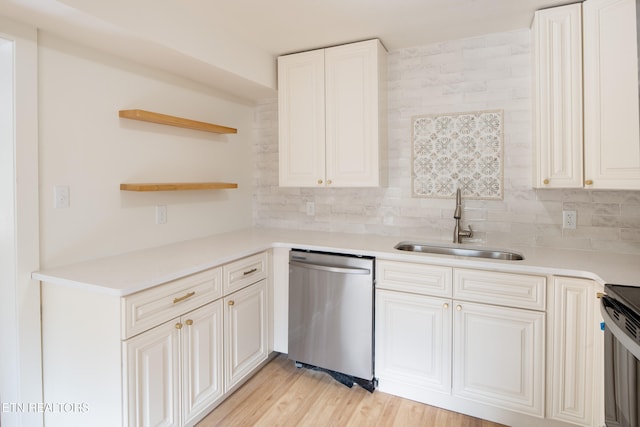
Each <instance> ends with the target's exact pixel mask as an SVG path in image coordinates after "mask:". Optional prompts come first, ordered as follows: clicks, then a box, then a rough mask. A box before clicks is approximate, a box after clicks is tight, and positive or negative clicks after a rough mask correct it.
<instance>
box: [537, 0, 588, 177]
mask: <svg viewBox="0 0 640 427" xmlns="http://www.w3.org/2000/svg"><path fill="white" fill-rule="evenodd" d="M581 20H582V5H581V4H580V3H577V4H571V5H567V6H561V7H554V8H550V9H544V10H539V11H537V12H536V14H535V18H534V26H533V37H534V39H533V40H534V43H533V46H534V64H535V65H534V67H535V68H534V76H535V77H534V99H535V105H534V147H535V150H534V163H535V164H534V179H533V185H534V187H537V188H567V187H579V188H581V187H582V186H583V178H582V177H583V172H582V159H583V154H582V145H583V144H582V142H583V137H582V22H581Z"/></svg>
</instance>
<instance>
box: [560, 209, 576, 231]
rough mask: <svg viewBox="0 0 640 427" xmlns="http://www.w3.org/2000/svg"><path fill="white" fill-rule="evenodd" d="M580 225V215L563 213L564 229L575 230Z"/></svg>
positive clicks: (574, 212)
mask: <svg viewBox="0 0 640 427" xmlns="http://www.w3.org/2000/svg"><path fill="white" fill-rule="evenodd" d="M577 225H578V215H577V213H576V211H562V228H568V229H571V230H575V228H576V226H577Z"/></svg>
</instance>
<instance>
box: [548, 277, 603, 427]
mask: <svg viewBox="0 0 640 427" xmlns="http://www.w3.org/2000/svg"><path fill="white" fill-rule="evenodd" d="M598 292H602V287H601V286H599V285H597V284H596V283H595V282H594V281H592V280H587V279H579V278H574V277H554V279H553V299H552V300H551V301H552V304H551V307H550V313H551V315H552V319H551V322H552V323H553V327H552V328H550V329H549V336H548V338H547V341H548V343H549V357H550V361H551V367H550V369H549V371H548V378H549V387H548V390H549V391H548V399H547V401H548V404H549V416H550V417H551V418H553V419H556V420H562V421H566V422H569V423H573V424H577V425H581V426H603V425H604V406H603V392H602V390H604V385H603V375H604V373H603V363H604V361H603V357H604V356H603V354H604V350H603V348H604V347H603V346H604V343H603V341H604V338H603V335H604V334H603V332H602V331H601V330H600V322H602V317H601V315H600V310H599V309H598V306H599V303H594V302H596V301H598V300H597V298H596V296H597V293H598ZM595 403H597V404H595Z"/></svg>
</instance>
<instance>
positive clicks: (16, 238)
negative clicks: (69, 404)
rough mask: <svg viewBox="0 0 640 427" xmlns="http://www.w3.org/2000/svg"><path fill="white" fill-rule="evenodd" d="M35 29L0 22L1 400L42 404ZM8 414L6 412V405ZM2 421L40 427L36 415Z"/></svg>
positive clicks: (1, 417)
mask: <svg viewBox="0 0 640 427" xmlns="http://www.w3.org/2000/svg"><path fill="white" fill-rule="evenodd" d="M36 40H37V32H36V30H35V28H32V27H28V26H25V25H22V24H19V23H16V22H13V21H10V20H7V19H5V18H3V17H0V41H1V43H0V63H2V66H0V93H2V101H1V102H0V122H1V123H0V128H2V132H0V324H1V325H2V329H1V330H0V402H2V403H3V404H9V405H11V404H21V403H25V404H28V403H36V402H40V401H41V400H42V379H41V375H40V373H41V369H42V364H41V354H40V353H41V352H40V348H41V347H40V284H39V283H38V282H37V281H35V280H31V272H32V271H34V270H36V269H37V268H38V152H37V150H38V133H37V129H38V93H37V89H38V85H37V44H36ZM4 409H6V408H4ZM0 424H2V425H5V426H7V427H11V426H25V427H26V426H40V425H42V414H41V413H38V412H34V411H27V412H20V411H16V410H11V409H10V410H8V411H5V410H3V411H1V412H0Z"/></svg>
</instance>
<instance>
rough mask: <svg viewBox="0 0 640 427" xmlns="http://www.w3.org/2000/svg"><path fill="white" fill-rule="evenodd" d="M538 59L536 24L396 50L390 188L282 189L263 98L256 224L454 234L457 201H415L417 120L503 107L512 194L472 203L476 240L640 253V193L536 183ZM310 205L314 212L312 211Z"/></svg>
mask: <svg viewBox="0 0 640 427" xmlns="http://www.w3.org/2000/svg"><path fill="white" fill-rule="evenodd" d="M532 59H533V58H532V52H531V32H530V30H528V29H524V30H519V31H512V32H506V33H497V34H488V35H485V36H481V37H474V38H468V39H462V40H451V41H447V42H442V43H435V44H431V45H427V46H418V47H415V48H408V49H399V50H395V51H391V52H389V55H388V103H389V105H388V136H389V138H388V141H389V143H388V147H389V149H388V159H389V185H388V187H387V188H381V189H335V188H333V189H331V188H323V189H299V188H279V187H278V169H277V168H278V166H277V165H278V117H277V113H278V108H277V100H276V99H273V100H265V101H264V102H262V103H261V104H260V105H259V106H258V111H257V114H256V117H257V120H256V123H255V125H254V126H255V128H256V132H257V134H258V137H257V139H256V143H255V146H254V151H255V152H256V154H257V155H258V159H257V168H256V172H255V174H254V180H255V183H256V193H255V196H254V197H255V202H254V223H255V224H256V225H258V226H275V227H286V228H301V229H312V230H335V231H350V232H356V233H375V234H386V235H396V236H399V238H401V239H445V240H449V239H451V238H452V234H453V227H454V220H453V218H452V217H453V211H454V207H455V206H454V201H453V200H452V199H428V198H425V199H421V198H412V197H411V118H412V116H417V115H424V114H437V113H454V112H466V111H479V110H494V109H502V110H504V159H505V160H504V179H505V183H504V186H505V195H504V200H502V201H482V200H464V202H463V206H464V212H463V223H464V224H467V223H469V224H471V226H472V228H473V229H474V233H475V239H474V241H475V242H478V243H485V244H488V245H492V246H493V245H495V246H503V245H506V246H509V245H513V246H516V245H530V246H554V247H564V248H579V249H585V250H612V251H620V252H632V253H640V191H589V190H567V191H563V190H538V191H536V190H533V189H532V187H531V176H532V174H531V167H532V145H531V144H532V92H531V91H532V71H533V64H532ZM308 201H312V202H314V203H315V211H316V215H315V216H307V215H306V202H308ZM563 209H568V210H576V211H577V213H578V228H577V229H576V230H563V229H562V227H561V222H562V210H563Z"/></svg>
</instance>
